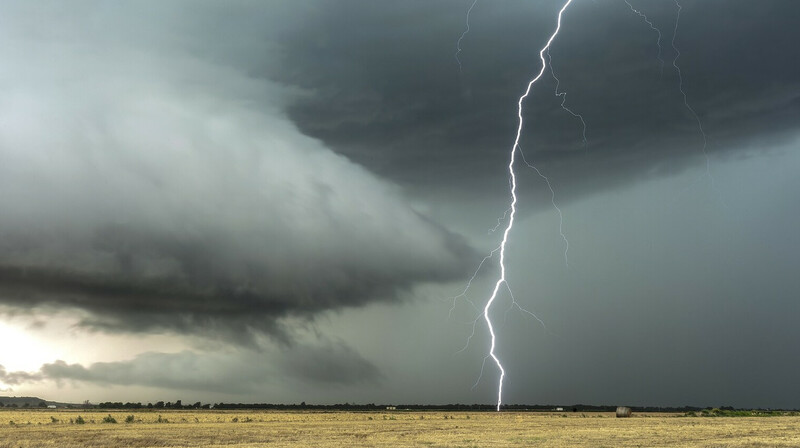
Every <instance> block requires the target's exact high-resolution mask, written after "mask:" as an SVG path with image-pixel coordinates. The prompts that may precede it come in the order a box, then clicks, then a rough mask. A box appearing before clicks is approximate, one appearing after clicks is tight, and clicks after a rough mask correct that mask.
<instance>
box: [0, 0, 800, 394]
mask: <svg viewBox="0 0 800 448" xmlns="http://www.w3.org/2000/svg"><path fill="white" fill-rule="evenodd" d="M471 3H472V2H471V1H465V2H454V1H446V2H426V1H409V2H391V3H390V2H369V1H364V0H361V1H355V0H352V1H340V2H323V1H310V0H309V1H305V0H304V1H295V2H277V1H276V2H266V3H264V2H247V1H237V2H204V1H193V2H169V3H163V2H136V3H135V4H128V5H120V4H116V3H112V2H71V3H70V4H68V5H66V4H62V3H59V2H36V3H30V2H6V3H4V4H3V5H2V6H0V60H2V61H3V63H2V65H0V90H1V91H2V97H3V98H4V101H2V102H0V211H1V212H0V313H1V314H0V319H2V320H0V322H3V324H4V325H6V326H7V327H8V328H14V329H16V330H15V331H21V332H23V333H24V334H26V335H28V337H32V338H37V340H39V341H40V342H41V341H44V342H43V343H44V344H45V345H48V344H50V345H52V347H55V348H54V349H53V350H55V351H54V352H53V353H57V354H58V356H57V357H54V358H52V359H51V358H46V357H45V355H44V354H40V356H39V357H38V358H36V359H35V360H31V359H22V357H21V355H14V354H8V353H6V354H4V353H3V352H0V366H3V367H2V368H0V388H6V389H8V390H9V391H13V393H15V394H18V393H23V392H24V393H32V394H39V395H43V396H45V395H46V396H47V397H49V398H53V399H71V400H78V401H80V400H82V399H84V398H83V397H86V398H92V399H96V400H102V401H105V400H123V401H124V400H128V399H133V400H135V401H140V400H148V399H153V400H159V399H165V398H164V397H165V396H166V395H165V394H173V395H174V394H176V393H178V394H181V397H183V396H184V395H183V394H186V395H185V398H186V401H195V398H191V397H196V399H202V400H209V401H210V400H226V401H287V402H300V401H307V402H344V401H348V402H493V401H494V399H495V398H494V394H495V388H496V381H497V375H496V372H495V370H494V369H493V368H492V366H491V365H489V364H487V365H486V368H485V370H484V377H483V378H482V379H481V381H479V382H478V383H477V385H476V387H472V386H473V384H474V383H475V381H476V380H477V379H478V375H479V373H480V371H481V363H482V360H483V359H484V356H485V355H486V351H487V349H488V339H487V337H486V327H485V326H484V325H482V321H480V320H478V322H477V324H476V325H475V336H474V337H473V338H472V339H471V340H470V344H469V346H468V347H467V349H466V350H464V351H459V350H460V349H461V348H462V347H463V346H464V343H465V342H466V341H467V339H468V337H469V335H470V334H471V332H472V325H471V324H470V323H469V322H471V321H472V320H474V319H476V317H478V314H477V312H478V309H482V307H483V304H484V303H485V300H486V298H487V297H488V293H489V292H490V290H491V286H492V285H493V281H494V279H495V278H496V277H495V276H496V275H497V271H498V265H497V260H496V258H495V259H493V260H490V261H489V262H487V263H486V264H485V265H484V266H483V269H482V270H481V272H480V273H479V275H478V276H477V277H476V279H475V281H474V282H473V284H472V288H471V289H470V290H469V291H468V294H467V295H466V296H459V297H456V298H455V299H454V298H453V296H456V295H458V294H459V293H460V292H461V291H463V290H464V287H465V286H466V284H467V282H468V281H469V278H470V276H471V275H472V273H473V272H474V270H475V268H476V267H477V266H478V264H479V263H480V261H481V259H482V258H483V257H484V256H485V255H486V254H488V253H489V251H491V250H492V249H493V248H494V247H496V246H497V244H498V242H499V238H500V237H501V232H499V231H498V232H488V234H487V229H491V228H493V227H494V226H495V224H499V225H500V228H501V229H502V228H503V226H504V224H505V221H503V220H502V219H501V220H500V221H498V218H501V217H502V216H503V214H504V211H505V210H506V209H507V208H508V203H509V198H508V186H509V184H508V171H507V164H508V160H509V154H510V149H511V145H512V143H513V141H514V135H515V132H516V127H517V116H516V107H517V106H516V104H517V100H518V98H519V96H520V95H521V94H522V93H523V92H524V90H525V86H526V85H527V82H528V81H529V80H530V79H531V78H532V76H534V75H535V74H536V73H537V72H538V71H539V69H540V67H541V65H540V64H541V62H540V60H539V57H538V52H539V49H540V48H541V47H542V46H543V45H544V43H545V42H546V40H547V38H548V37H549V35H550V34H551V33H552V32H553V30H554V27H555V19H556V15H557V12H558V10H559V9H560V8H561V6H562V4H563V3H562V2H559V1H551V0H542V1H529V0H526V1H504V2H480V1H479V2H478V3H477V4H476V6H475V7H474V8H473V9H472V11H471V14H470V21H469V26H470V31H469V33H467V34H466V35H465V36H464V38H463V39H462V40H461V43H460V46H461V52H460V53H459V59H460V61H461V67H460V68H459V65H458V63H457V61H456V58H455V52H456V42H457V40H458V38H459V36H461V34H462V32H463V31H464V30H465V27H466V12H467V9H468V8H469V6H470V4H471ZM630 5H632V6H633V7H634V8H635V9H637V10H639V11H641V12H643V13H645V14H646V15H647V16H648V18H649V20H651V22H652V24H653V25H654V26H655V27H656V28H658V30H659V31H660V41H659V34H658V32H657V31H655V30H653V29H651V27H650V26H649V25H648V24H647V23H646V22H645V21H644V20H643V19H642V18H641V17H639V16H638V15H636V14H635V13H634V12H633V11H632V10H631V7H629V5H627V4H626V3H625V1H624V0H596V1H589V0H574V1H573V3H572V4H571V5H570V7H569V9H567V11H566V12H565V14H564V18H563V21H562V30H561V33H560V34H559V35H558V37H557V38H556V40H555V41H554V42H553V44H552V47H551V50H550V56H551V57H552V69H553V73H551V72H550V71H549V69H548V71H546V72H545V75H544V76H543V77H542V78H541V80H540V81H539V82H538V83H537V84H536V85H535V86H534V89H533V92H532V94H531V95H530V96H529V97H528V99H527V100H526V102H525V103H524V110H523V111H524V117H525V121H524V131H523V134H522V138H521V141H520V145H521V149H522V150H523V151H524V153H525V157H526V160H527V161H528V162H531V163H533V164H535V166H536V167H537V168H538V169H539V171H540V172H541V173H542V174H544V175H546V176H548V178H549V180H550V185H552V187H553V192H552V193H551V191H550V190H549V189H548V188H547V184H546V183H544V182H543V179H542V177H540V176H539V175H537V173H536V172H535V171H533V170H531V169H530V168H527V167H525V166H524V165H523V164H518V165H517V170H518V174H519V188H518V194H519V198H520V201H519V214H518V216H517V218H518V221H517V224H516V226H515V227H514V230H513V232H512V233H511V236H510V239H509V249H508V260H507V263H508V264H507V265H508V267H509V274H508V279H509V282H508V284H509V287H510V290H511V291H513V293H514V298H515V299H516V302H517V303H518V304H519V305H520V306H522V307H523V308H525V309H527V310H530V311H533V312H534V313H535V314H536V315H537V317H538V318H539V319H541V321H542V323H540V322H539V321H538V320H537V319H533V318H531V316H530V315H529V314H526V313H524V312H521V311H520V310H519V309H516V308H514V307H513V302H511V296H510V294H509V293H508V291H507V290H505V289H504V290H503V291H502V292H501V297H500V298H499V302H498V305H497V307H496V312H495V313H494V318H495V319H496V320H497V321H498V322H501V324H500V327H499V328H500V329H499V330H498V331H499V333H498V341H499V344H500V345H499V346H498V347H499V348H498V353H499V355H500V357H501V359H503V360H504V363H505V365H506V366H507V369H508V377H507V385H506V394H505V396H504V401H505V402H508V403H515V402H527V403H574V402H584V403H590V402H591V403H609V404H613V403H629V404H642V405H684V404H692V405H714V406H718V405H734V406H744V407H748V406H765V407H792V408H797V407H800V387H798V386H797V385H796V381H795V378H797V376H798V374H800V362H798V361H797V359H800V357H798V356H797V350H796V348H795V344H794V341H797V340H798V337H800V331H799V330H798V329H797V326H796V325H795V320H796V317H797V316H800V313H799V312H800V302H799V301H798V300H799V299H798V294H799V293H800V283H798V278H797V276H796V271H797V268H798V267H799V266H800V257H799V256H798V249H800V239H799V238H798V237H797V234H796V230H795V229H796V228H797V227H798V224H800V207H798V202H797V199H796V195H797V192H798V191H800V180H799V179H800V178H798V176H797V175H796V173H797V169H798V168H800V154H799V153H798V142H799V141H800V140H798V137H800V135H798V129H797V123H798V122H799V120H800V63H798V61H800V58H798V56H799V55H798V50H797V48H796V42H798V41H800V31H798V30H797V27H796V26H795V25H796V23H797V20H798V18H800V4H798V3H797V2H792V1H788V0H784V1H780V0H771V1H764V2H757V3H755V2H752V1H744V0H741V1H739V0H728V1H721V0H707V1H698V0H695V1H689V0H686V1H684V2H681V9H680V21H679V22H677V33H675V32H674V31H675V29H676V18H677V11H678V6H677V4H676V3H674V2H671V1H654V0H649V1H645V0H630ZM659 43H660V46H659V45H658V44H659ZM676 66H677V67H676ZM678 67H679V69H680V74H681V75H682V78H679V75H678V74H679V71H678ZM553 74H555V76H557V77H558V79H559V81H560V83H559V84H558V92H560V93H563V92H566V96H563V95H562V96H558V95H557V94H556V93H557V91H556V81H555V77H554V76H553ZM680 87H682V88H683V91H684V92H685V95H686V97H685V98H686V101H687V103H684V96H683V95H682V92H681V91H680ZM562 100H563V101H564V105H565V106H567V107H568V108H569V109H570V110H571V111H573V112H574V113H577V114H580V115H581V116H582V118H583V120H584V121H585V123H586V138H587V140H586V143H585V144H584V143H583V142H582V133H583V129H582V125H581V121H580V120H578V119H577V118H576V117H574V116H573V115H571V114H570V113H568V112H567V111H565V110H563V109H562V108H561V107H560V105H561V104H562ZM687 104H688V106H690V107H691V110H690V108H689V107H687ZM692 111H694V112H696V114H697V119H699V121H700V123H701V125H702V128H703V130H704V131H705V134H706V142H707V145H706V146H705V149H704V139H703V135H702V133H701V132H700V129H699V127H698V122H697V121H696V119H695V116H694V115H693V113H692ZM553 201H555V203H556V205H558V206H559V207H560V210H561V212H563V213H562V217H563V220H562V221H560V220H559V216H558V215H557V214H556V213H555V209H554V207H553ZM559 229H561V231H562V232H563V234H564V235H565V237H566V238H567V239H568V240H569V252H568V254H566V255H567V256H566V257H565V253H564V252H565V249H566V246H565V242H564V240H563V239H562V237H561V236H560V235H559ZM470 301H472V303H473V304H474V305H471V304H470ZM451 308H452V309H451ZM507 310H510V311H507ZM64 329H67V330H68V331H67V332H68V333H69V337H63V335H61V336H60V335H59V333H60V332H62V331H65V330H64ZM86 340H92V341H93V343H95V344H97V345H98V346H99V347H102V349H98V350H96V351H93V350H85V349H84V348H83V347H82V346H81V344H83V343H85V341H86ZM156 340H157V341H160V342H158V343H156V342H152V343H150V342H145V341H156ZM133 341H138V342H135V343H134V342H133ZM56 348H57V350H56ZM15 356H16V358H15ZM34 361H35V365H31V363H33V362H34ZM176 390H177V392H176Z"/></svg>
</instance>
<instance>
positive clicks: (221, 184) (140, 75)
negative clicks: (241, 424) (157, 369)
mask: <svg viewBox="0 0 800 448" xmlns="http://www.w3.org/2000/svg"><path fill="white" fill-rule="evenodd" d="M51 6H52V5H51ZM84 6H85V5H84ZM9 9H12V10H14V9H15V8H14V7H10V8H9ZM17 9H25V7H19V8H17ZM31 9H33V10H36V8H35V7H31ZM50 12H55V11H50ZM166 12H168V11H166ZM11 13H17V14H18V15H21V16H22V17H23V19H24V18H25V17H27V18H28V19H30V17H29V15H25V14H20V13H19V11H11ZM27 13H29V14H34V15H35V14H41V11H27ZM66 13H69V14H72V17H71V19H72V20H70V21H66V22H64V23H63V24H62V26H60V27H57V29H47V28H46V27H45V26H43V25H41V24H38V23H35V22H34V21H30V23H27V24H28V25H29V26H30V27H29V28H28V27H25V26H21V25H19V24H17V25H16V26H11V27H10V28H7V29H4V31H3V32H2V37H3V41H4V42H6V45H4V46H2V47H0V57H2V59H3V60H4V61H5V64H4V66H5V67H6V68H5V69H4V70H3V71H2V72H0V90H1V91H2V92H1V93H2V96H3V97H4V101H3V102H2V105H0V191H2V194H0V209H2V210H3V213H2V215H0V303H2V304H4V305H8V306H11V307H12V308H18V309H19V308H21V309H31V308H37V307H39V308H41V307H54V308H67V309H77V310H81V311H85V312H88V315H86V317H85V319H84V320H83V322H82V323H83V325H86V326H88V327H91V328H95V329H102V330H105V331H149V330H154V331H175V332H181V333H200V332H202V333H204V334H207V335H211V336H224V337H227V338H235V339H238V340H240V341H241V342H247V340H248V339H250V336H251V333H253V332H255V333H268V334H272V335H275V336H278V337H285V336H286V335H285V331H283V329H281V328H280V324H279V320H280V319H281V318H282V317H286V316H303V317H313V316H314V315H315V314H316V313H319V312H321V311H325V310H332V309H340V308H342V307H349V306H360V305H363V304H365V303H369V302H372V301H376V300H389V301H391V300H397V299H398V293H399V292H401V291H403V290H407V289H408V288H410V287H411V286H413V285H414V284H416V283H419V282H436V281H443V280H448V279H454V278H458V277H459V276H462V275H463V274H464V273H465V272H466V269H465V266H466V265H465V262H466V260H467V259H468V258H470V257H469V256H470V255H471V254H472V251H471V249H470V248H469V247H468V245H467V244H466V242H465V240H464V239H463V238H461V237H459V236H457V235H455V234H453V233H452V232H449V231H448V230H446V229H445V228H443V227H442V226H441V225H438V224H436V223H434V222H433V221H431V220H430V219H428V218H426V217H425V216H423V215H421V214H420V213H419V212H417V211H415V210H414V209H413V208H412V207H411V206H410V205H409V203H408V202H407V201H406V200H405V199H404V197H403V195H402V192H401V191H400V190H399V188H397V187H396V186H394V185H393V184H391V183H389V182H385V181H383V180H380V179H378V178H376V177H375V176H374V175H372V174H370V173H369V172H367V171H366V170H365V169H363V168H361V167H360V166H358V165H355V164H353V163H351V162H350V161H348V160H347V159H346V158H344V157H342V156H340V155H337V154H335V153H333V152H331V151H330V150H329V149H327V148H326V147H325V146H324V144H322V143H320V142H319V141H318V140H315V139H313V138H309V137H306V136H303V135H301V134H300V133H299V132H298V131H297V129H296V128H295V126H294V125H293V124H292V123H290V122H289V121H288V120H287V119H286V117H285V116H284V114H283V112H282V104H283V102H284V101H285V96H286V95H287V93H285V92H284V91H282V90H281V89H279V88H278V87H277V86H276V85H275V84H274V83H272V82H268V81H265V80H255V79H253V78H252V77H250V76H249V75H248V74H247V73H246V72H244V71H243V69H241V68H237V67H234V66H231V65H228V64H223V63H221V62H218V61H215V60H214V58H213V57H211V56H210V55H205V56H202V57H199V56H194V55H193V53H192V51H190V49H188V48H183V47H182V46H181V45H180V43H170V42H171V41H170V38H171V35H170V30H169V28H167V27H164V28H158V27H155V28H154V27H153V25H147V27H149V28H147V27H145V28H146V29H145V31H139V32H135V29H134V31H131V33H132V34H131V35H129V36H127V37H126V35H125V31H124V30H123V31H122V33H121V36H120V35H115V37H114V38H112V39H109V40H107V41H103V40H101V39H102V37H103V36H104V35H105V34H106V33H110V34H113V33H112V30H113V27H114V25H115V24H116V23H118V22H119V21H120V19H119V15H118V14H119V11H111V12H109V11H108V10H106V9H103V8H99V9H96V10H95V9H91V8H88V7H78V8H77V11H71V12H70V11H67V12H66ZM105 19H110V20H105ZM138 20H141V21H145V20H146V18H145V17H139V18H138ZM21 22H22V23H26V21H25V20H21ZM84 25H85V27H84ZM153 33H155V36H154V35H153ZM158 36H163V39H164V40H165V42H164V46H163V48H161V49H160V50H156V49H154V48H148V51H147V52H144V51H142V48H140V47H141V46H142V45H143V42H142V40H141V39H145V42H144V44H145V45H149V44H150V43H151V42H149V41H150V40H153V39H155V40H157V38H158ZM11 42H13V45H11V44H10V43H11Z"/></svg>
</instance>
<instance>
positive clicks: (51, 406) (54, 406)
mask: <svg viewBox="0 0 800 448" xmlns="http://www.w3.org/2000/svg"><path fill="white" fill-rule="evenodd" d="M56 407H57V406H56V405H54V404H48V405H47V409H55V408H56Z"/></svg>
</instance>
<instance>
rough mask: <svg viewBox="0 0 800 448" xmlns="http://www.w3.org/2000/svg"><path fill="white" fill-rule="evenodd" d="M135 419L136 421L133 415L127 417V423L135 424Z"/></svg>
mask: <svg viewBox="0 0 800 448" xmlns="http://www.w3.org/2000/svg"><path fill="white" fill-rule="evenodd" d="M135 419H136V417H134V416H133V414H131V415H129V416H127V417H125V423H133V421H134V420H135Z"/></svg>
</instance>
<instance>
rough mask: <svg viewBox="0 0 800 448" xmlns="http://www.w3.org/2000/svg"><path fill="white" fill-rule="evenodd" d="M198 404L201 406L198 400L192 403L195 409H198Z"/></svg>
mask: <svg viewBox="0 0 800 448" xmlns="http://www.w3.org/2000/svg"><path fill="white" fill-rule="evenodd" d="M200 406H201V403H200V402H199V401H198V402H197V403H195V404H194V405H192V407H193V408H195V409H200Z"/></svg>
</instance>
